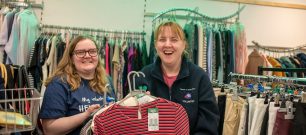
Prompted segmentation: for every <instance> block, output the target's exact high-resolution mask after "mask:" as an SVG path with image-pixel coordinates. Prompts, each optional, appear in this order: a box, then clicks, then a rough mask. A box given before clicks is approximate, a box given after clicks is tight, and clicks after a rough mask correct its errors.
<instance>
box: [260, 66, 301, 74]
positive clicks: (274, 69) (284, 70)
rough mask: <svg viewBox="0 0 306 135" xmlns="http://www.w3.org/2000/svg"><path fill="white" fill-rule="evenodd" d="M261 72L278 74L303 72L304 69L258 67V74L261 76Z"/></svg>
mask: <svg viewBox="0 0 306 135" xmlns="http://www.w3.org/2000/svg"><path fill="white" fill-rule="evenodd" d="M263 71H280V72H305V73H306V68H266V67H262V66H259V67H258V74H259V75H263Z"/></svg>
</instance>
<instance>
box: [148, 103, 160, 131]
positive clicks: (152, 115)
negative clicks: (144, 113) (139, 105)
mask: <svg viewBox="0 0 306 135" xmlns="http://www.w3.org/2000/svg"><path fill="white" fill-rule="evenodd" d="M158 117H159V116H158V108H148V131H158V130H159V118H158Z"/></svg>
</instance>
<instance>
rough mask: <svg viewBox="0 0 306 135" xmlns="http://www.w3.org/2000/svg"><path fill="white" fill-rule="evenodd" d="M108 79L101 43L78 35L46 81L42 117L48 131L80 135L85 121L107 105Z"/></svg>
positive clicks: (40, 115)
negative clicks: (105, 100)
mask: <svg viewBox="0 0 306 135" xmlns="http://www.w3.org/2000/svg"><path fill="white" fill-rule="evenodd" d="M107 83H108V79H107V76H106V72H105V70H104V68H103V67H102V62H101V60H100V58H99V56H98V47H97V44H96V43H95V42H94V40H92V39H91V38H89V37H86V36H78V37H76V38H75V39H73V40H72V42H71V44H70V45H69V47H68V48H66V50H65V52H64V55H63V58H62V59H61V61H60V62H59V64H58V67H57V69H56V71H55V72H54V73H53V74H52V76H50V77H49V78H48V79H47V81H46V82H45V85H46V91H45V93H44V98H43V103H42V106H41V110H40V114H39V118H40V119H41V122H42V126H43V130H44V134H54V135H63V134H79V133H80V130H81V128H82V123H83V122H85V120H86V119H88V118H89V117H90V115H91V114H92V113H93V112H95V111H96V110H97V109H99V107H100V106H104V105H103V103H104V102H103V101H104V93H108V94H107V95H108V96H109V95H111V96H112V97H114V94H113V91H108V89H107V88H106V86H107Z"/></svg>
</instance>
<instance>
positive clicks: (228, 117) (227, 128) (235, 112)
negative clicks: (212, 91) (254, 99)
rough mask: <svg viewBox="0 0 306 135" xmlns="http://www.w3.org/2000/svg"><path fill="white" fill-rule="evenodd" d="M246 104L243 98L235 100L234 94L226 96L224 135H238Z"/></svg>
mask: <svg viewBox="0 0 306 135" xmlns="http://www.w3.org/2000/svg"><path fill="white" fill-rule="evenodd" d="M245 102H246V101H245V100H244V99H243V98H241V97H238V100H233V99H232V94H228V95H226V105H225V113H224V125H223V135H237V134H238V129H239V123H240V117H241V111H242V108H243V106H244V104H245Z"/></svg>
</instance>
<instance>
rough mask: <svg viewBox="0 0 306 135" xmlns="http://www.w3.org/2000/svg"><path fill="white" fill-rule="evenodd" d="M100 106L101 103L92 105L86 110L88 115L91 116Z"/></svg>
mask: <svg viewBox="0 0 306 135" xmlns="http://www.w3.org/2000/svg"><path fill="white" fill-rule="evenodd" d="M99 108H100V105H99V104H93V105H90V106H89V107H88V109H87V110H86V113H87V114H88V116H90V115H91V114H92V113H93V112H96V111H98V109H99Z"/></svg>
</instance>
